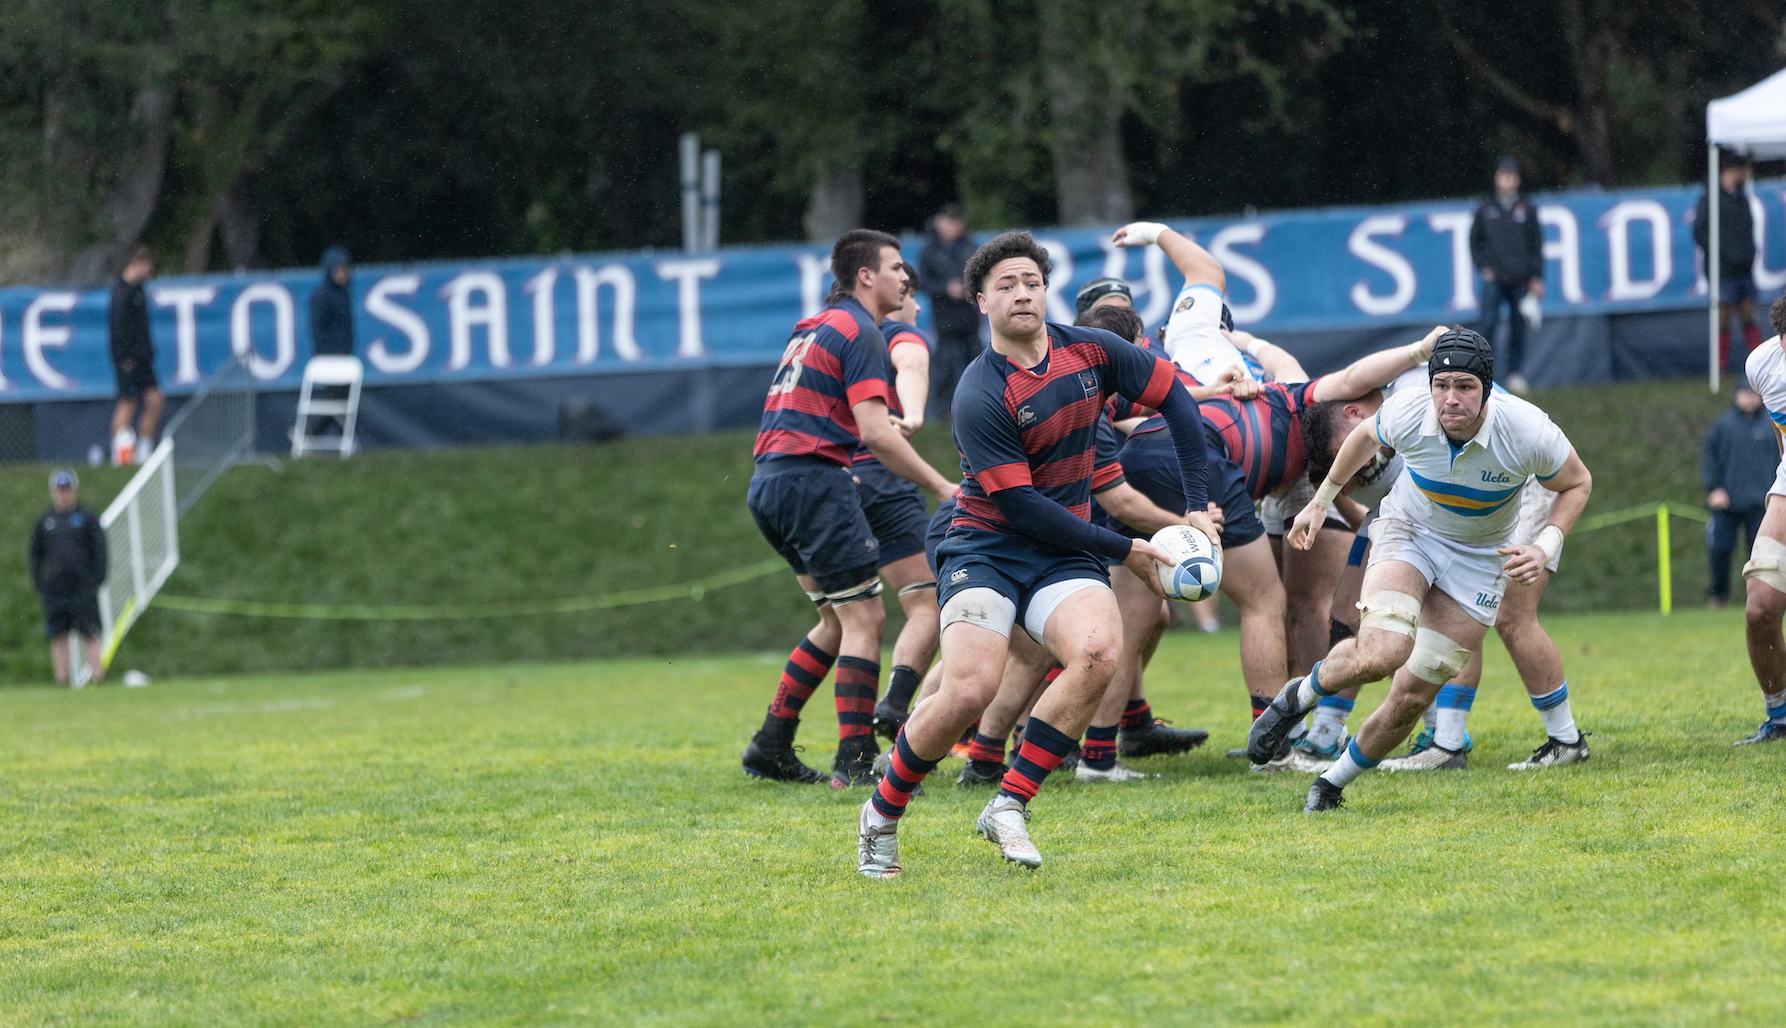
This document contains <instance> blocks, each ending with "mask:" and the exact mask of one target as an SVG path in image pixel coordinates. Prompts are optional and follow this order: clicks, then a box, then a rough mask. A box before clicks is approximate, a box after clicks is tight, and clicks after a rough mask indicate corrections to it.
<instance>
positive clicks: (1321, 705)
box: [1308, 696, 1353, 749]
mask: <svg viewBox="0 0 1786 1028" xmlns="http://www.w3.org/2000/svg"><path fill="white" fill-rule="evenodd" d="M1352 705H1353V701H1352V700H1348V699H1346V698H1345V697H1343V696H1324V697H1322V698H1321V700H1320V702H1318V703H1316V704H1315V723H1314V725H1313V726H1312V727H1310V728H1309V732H1308V741H1309V743H1310V744H1311V745H1313V746H1316V747H1319V748H1320V749H1326V748H1328V747H1329V746H1332V745H1334V744H1335V743H1337V742H1339V741H1340V739H1341V738H1342V737H1343V736H1344V735H1345V732H1346V716H1347V715H1348V714H1351V713H1352Z"/></svg>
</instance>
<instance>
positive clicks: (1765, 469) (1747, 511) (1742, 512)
mask: <svg viewBox="0 0 1786 1028" xmlns="http://www.w3.org/2000/svg"><path fill="white" fill-rule="evenodd" d="M1775 435H1776V433H1775V431H1774V423H1773V419H1771V418H1769V417H1768V416H1767V412H1766V411H1764V410H1762V409H1761V394H1760V393H1757V392H1756V391H1755V390H1754V389H1753V388H1751V387H1750V385H1749V383H1748V382H1747V381H1742V382H1738V383H1737V387H1736V403H1735V405H1734V406H1732V407H1731V409H1729V410H1727V411H1725V412H1724V413H1723V414H1722V415H1720V416H1719V418H1718V420H1717V421H1714V422H1712V427H1711V428H1710V429H1709V430H1707V431H1706V433H1705V446H1704V448H1703V449H1702V450H1701V451H1700V455H1699V477H1700V480H1701V481H1702V482H1704V484H1705V492H1706V497H1705V505H1706V506H1707V507H1710V508H1711V510H1712V517H1711V521H1710V522H1709V523H1707V524H1706V526H1705V548H1706V550H1707V551H1709V552H1710V554H1711V559H1712V587H1711V594H1710V596H1709V597H1708V599H1707V601H1706V606H1708V607H1722V606H1724V605H1725V604H1727V603H1729V602H1730V557H1731V554H1733V553H1735V552H1736V530H1737V529H1738V528H1739V527H1740V528H1741V529H1742V530H1743V533H1744V538H1745V539H1746V540H1747V542H1748V545H1749V546H1750V548H1753V547H1754V545H1755V533H1756V532H1758V531H1760V529H1761V516H1762V515H1763V514H1765V513H1767V491H1768V490H1769V489H1770V488H1772V487H1773V484H1774V471H1775V469H1776V468H1777V467H1778V466H1779V463H1780V444H1779V443H1778V442H1776V441H1775Z"/></svg>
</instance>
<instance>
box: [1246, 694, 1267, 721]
mask: <svg viewBox="0 0 1786 1028" xmlns="http://www.w3.org/2000/svg"><path fill="white" fill-rule="evenodd" d="M1247 699H1249V700H1252V701H1253V720H1254V721H1257V720H1259V715H1260V714H1263V713H1265V708H1266V707H1269V706H1271V701H1270V700H1268V699H1260V698H1259V697H1257V696H1248V697H1247Z"/></svg>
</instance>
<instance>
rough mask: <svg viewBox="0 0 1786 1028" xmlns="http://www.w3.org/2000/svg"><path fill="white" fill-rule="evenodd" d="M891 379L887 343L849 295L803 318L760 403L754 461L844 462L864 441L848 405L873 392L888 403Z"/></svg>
mask: <svg viewBox="0 0 1786 1028" xmlns="http://www.w3.org/2000/svg"><path fill="white" fill-rule="evenodd" d="M892 381H893V362H892V360H891V359H889V358H888V356H887V344H886V341H885V340H884V339H882V338H881V332H880V329H879V328H876V327H875V324H874V320H873V319H872V318H870V317H869V316H868V311H866V310H864V309H863V307H862V305H861V304H860V303H858V302H856V299H855V297H849V296H846V297H844V298H843V299H842V300H840V301H838V302H837V303H834V304H832V305H831V306H829V307H827V308H825V309H824V310H822V311H820V312H818V313H817V314H815V315H813V316H812V317H810V318H807V319H805V320H803V321H801V322H800V323H799V324H797V325H795V326H794V334H793V336H792V337H791V338H789V339H788V345H787V349H786V350H784V351H782V355H781V364H780V366H778V367H777V368H776V369H775V378H774V379H773V380H771V382H770V383H769V395H768V397H767V398H766V399H764V401H763V420H762V423H761V424H760V425H759V426H758V428H757V444H756V449H755V450H754V453H755V455H756V461H757V463H759V464H761V463H762V462H764V461H766V460H769V459H770V458H771V457H818V458H820V459H822V460H828V461H832V462H834V463H836V464H838V465H840V466H847V465H848V464H849V463H850V458H851V456H852V455H853V454H854V453H855V451H856V447H857V446H859V445H860V444H861V442H862V436H861V433H860V432H859V431H858V430H857V427H856V416H855V414H853V413H852V412H851V411H850V408H851V407H853V406H855V405H856V404H858V403H861V402H862V401H863V400H867V399H872V398H876V397H878V398H879V399H881V400H883V401H885V402H886V403H887V405H888V406H889V407H891V406H893V404H894V402H895V401H894V400H893V387H892Z"/></svg>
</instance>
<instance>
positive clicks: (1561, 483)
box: [1496, 447, 1594, 585]
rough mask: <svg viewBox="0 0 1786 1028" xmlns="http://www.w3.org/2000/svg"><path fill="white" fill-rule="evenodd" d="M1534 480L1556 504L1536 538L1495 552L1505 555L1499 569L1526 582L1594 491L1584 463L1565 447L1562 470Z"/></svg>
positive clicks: (1547, 558) (1545, 561) (1535, 576)
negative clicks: (1549, 493)
mask: <svg viewBox="0 0 1786 1028" xmlns="http://www.w3.org/2000/svg"><path fill="white" fill-rule="evenodd" d="M1538 484H1539V485H1541V486H1543V487H1544V488H1546V489H1549V490H1550V491H1551V492H1553V493H1556V494H1557V501H1556V505H1555V506H1553V507H1552V508H1551V509H1550V520H1549V521H1548V522H1546V523H1545V525H1544V528H1543V529H1542V530H1541V531H1540V532H1539V533H1538V537H1537V538H1536V539H1530V540H1527V541H1525V542H1523V543H1514V544H1513V545H1511V546H1503V547H1501V548H1500V549H1499V550H1497V551H1496V552H1497V553H1500V554H1503V555H1505V556H1506V557H1507V563H1506V564H1503V565H1502V566H1501V570H1503V571H1505V572H1506V573H1507V577H1508V578H1511V579H1513V580H1514V581H1515V582H1518V583H1520V584H1521V585H1530V584H1531V583H1533V582H1535V581H1537V580H1538V572H1540V571H1542V570H1543V569H1544V566H1545V565H1546V564H1549V563H1550V558H1551V557H1553V556H1555V555H1556V552H1557V549H1558V548H1559V547H1561V546H1562V545H1563V537H1564V536H1566V535H1568V534H1569V530H1570V529H1572V528H1574V527H1575V522H1576V521H1577V520H1578V519H1579V518H1580V517H1581V512H1582V511H1583V510H1585V509H1587V505H1588V496H1589V495H1591V494H1592V493H1593V491H1594V476H1593V475H1592V474H1590V473H1589V472H1588V467H1587V465H1586V464H1583V463H1582V462H1581V457H1580V455H1578V454H1577V453H1576V452H1575V448H1574V447H1570V448H1569V459H1568V460H1566V461H1564V462H1563V467H1562V470H1560V471H1558V472H1557V473H1556V474H1555V475H1552V476H1551V477H1550V478H1549V479H1543V478H1540V479H1539V480H1538Z"/></svg>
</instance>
